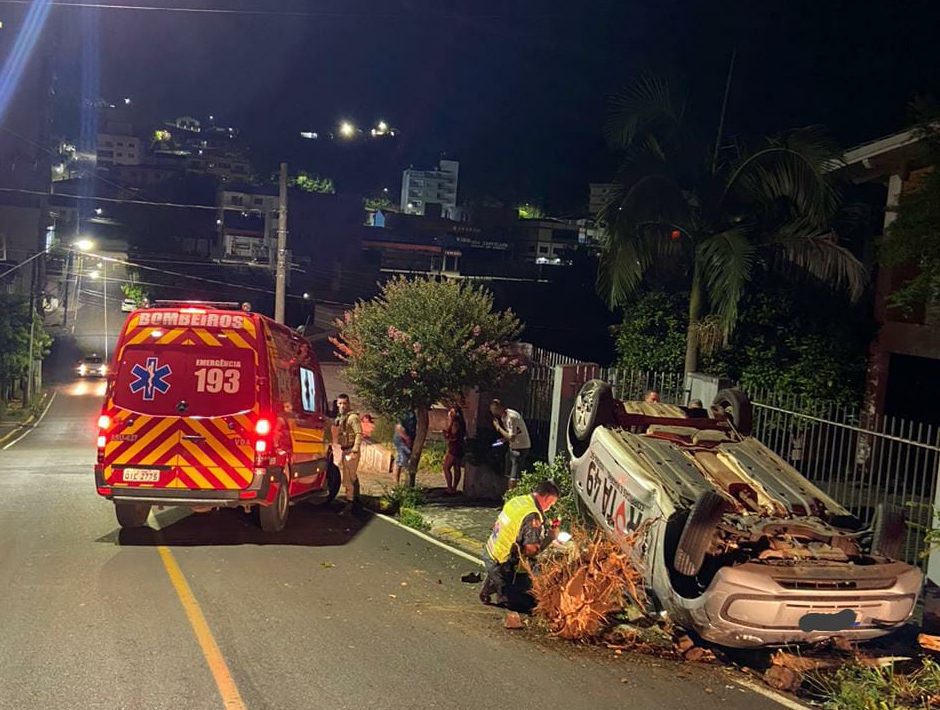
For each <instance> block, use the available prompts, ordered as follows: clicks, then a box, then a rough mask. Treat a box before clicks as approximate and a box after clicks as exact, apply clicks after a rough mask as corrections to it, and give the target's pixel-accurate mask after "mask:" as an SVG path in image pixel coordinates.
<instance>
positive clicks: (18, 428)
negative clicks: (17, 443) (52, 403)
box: [0, 392, 49, 446]
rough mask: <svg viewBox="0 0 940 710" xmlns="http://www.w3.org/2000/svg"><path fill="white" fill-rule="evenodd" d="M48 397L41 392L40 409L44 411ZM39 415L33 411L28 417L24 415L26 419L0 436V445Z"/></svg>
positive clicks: (30, 423) (47, 394)
mask: <svg viewBox="0 0 940 710" xmlns="http://www.w3.org/2000/svg"><path fill="white" fill-rule="evenodd" d="M48 399H49V393H48V392H43V395H42V406H43V410H42V411H45V406H46V404H47V403H48V402H47V400H48ZM39 416H41V415H39V414H35V413H33V414H30V415H29V416H28V417H26V419H24V420H23V421H21V422H20V423H19V424H18V425H17V427H16V428H15V429H13V430H12V431H11V432H9V433H8V434H4V435H3V436H0V446H3V445H4V444H6V443H7V442H8V441H9V440H10V439H12V438H14V437H15V436H16V435H17V434H19V433H20V432H21V431H22V430H23V429H26V428H27V427H29V426H31V425H32V424H33V423H34V422H35V421H36V418H37V417H39Z"/></svg>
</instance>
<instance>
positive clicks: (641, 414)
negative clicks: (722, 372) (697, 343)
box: [568, 380, 923, 648]
mask: <svg viewBox="0 0 940 710" xmlns="http://www.w3.org/2000/svg"><path fill="white" fill-rule="evenodd" d="M750 422H751V405H750V402H749V401H748V400H747V398H746V396H745V395H744V394H743V393H742V392H740V391H739V390H723V391H722V392H719V393H718V396H717V397H716V398H715V402H714V403H713V404H712V406H711V407H710V408H709V409H707V410H706V409H689V408H686V407H678V406H674V405H668V404H660V403H655V404H649V403H643V402H626V401H623V402H622V401H618V400H616V399H614V397H613V395H612V391H611V388H610V385H608V384H607V383H605V382H603V381H600V380H592V381H590V382H588V383H586V384H585V385H584V386H583V387H582V388H581V391H580V392H579V394H578V396H577V399H576V401H575V404H574V406H573V408H572V411H571V417H570V421H569V426H568V447H569V451H570V453H571V471H572V476H573V481H574V488H575V493H576V496H577V499H578V503H579V506H580V507H581V509H582V511H583V512H584V513H585V514H586V515H587V516H588V517H590V518H592V519H593V520H594V521H595V522H596V523H597V524H598V525H599V526H600V527H601V528H602V529H603V530H605V531H606V532H607V533H608V534H610V535H612V536H621V535H623V534H625V533H627V532H630V531H634V530H637V529H641V530H643V531H644V538H643V543H642V544H641V545H639V546H636V547H634V548H633V549H634V554H635V555H637V556H638V559H637V563H638V565H639V567H640V568H641V569H642V570H643V575H644V579H645V582H646V586H647V591H648V592H649V597H650V599H651V600H652V603H653V604H655V605H656V607H657V609H658V610H659V611H661V612H665V613H666V614H668V616H669V617H671V618H672V620H673V621H674V622H675V623H677V624H678V625H680V626H682V627H684V628H686V629H688V630H694V631H695V632H697V633H698V634H699V635H700V636H701V637H702V638H704V639H706V640H708V641H711V642H714V643H718V644H721V645H724V646H729V647H736V648H749V647H758V646H774V645H783V644H789V643H807V642H815V641H820V640H824V639H827V638H830V637H833V636H841V637H844V638H848V639H851V640H856V641H861V640H867V639H872V638H875V637H877V636H881V635H884V634H886V633H888V632H889V631H891V630H892V629H894V628H897V627H898V626H900V625H902V624H903V623H904V622H905V621H907V619H908V618H909V617H910V616H911V613H912V612H913V610H914V605H915V603H916V602H917V597H918V595H919V593H920V590H921V586H922V582H923V575H922V574H921V572H920V570H918V569H917V568H916V567H913V566H912V565H909V564H906V563H904V562H901V561H898V560H897V559H896V558H897V557H899V556H900V554H901V549H902V546H903V544H904V536H905V520H904V517H903V514H901V513H900V511H898V510H896V509H891V508H880V509H879V510H878V512H877V513H876V519H875V522H874V525H873V526H872V528H868V527H866V526H864V525H863V524H862V523H861V522H860V521H859V520H858V519H857V518H856V517H854V516H853V515H852V514H851V513H850V512H849V511H848V510H846V509H845V508H843V507H842V506H841V505H839V504H838V503H837V502H836V501H834V500H833V499H832V498H830V497H829V496H828V495H826V494H825V493H824V492H823V491H822V490H820V489H819V488H817V487H816V486H815V485H813V484H812V483H811V482H809V481H808V480H807V479H805V478H804V477H803V476H802V475H800V474H799V472H797V471H796V470H795V469H794V468H793V467H791V466H790V465H789V464H788V463H786V462H785V461H784V460H783V459H781V458H780V457H779V456H777V455H776V454H775V453H774V452H773V451H771V450H770V449H768V448H767V447H765V446H764V445H763V444H761V443H760V442H759V441H757V440H756V439H754V438H752V437H750V436H749V434H750V431H749V429H750Z"/></svg>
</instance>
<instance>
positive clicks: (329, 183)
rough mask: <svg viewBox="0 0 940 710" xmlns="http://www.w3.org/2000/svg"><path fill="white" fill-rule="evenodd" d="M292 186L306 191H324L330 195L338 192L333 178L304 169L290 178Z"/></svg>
mask: <svg viewBox="0 0 940 710" xmlns="http://www.w3.org/2000/svg"><path fill="white" fill-rule="evenodd" d="M290 186H291V187H296V188H298V189H300V190H303V191H304V192H324V193H327V194H330V195H332V194H334V193H335V192H336V188H335V187H334V186H333V178H328V177H320V176H319V175H313V174H311V173H308V172H305V171H303V170H301V171H300V172H299V173H297V175H295V176H294V177H292V178H291V179H290Z"/></svg>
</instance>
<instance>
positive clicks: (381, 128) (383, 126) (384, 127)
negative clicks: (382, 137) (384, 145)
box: [376, 121, 388, 133]
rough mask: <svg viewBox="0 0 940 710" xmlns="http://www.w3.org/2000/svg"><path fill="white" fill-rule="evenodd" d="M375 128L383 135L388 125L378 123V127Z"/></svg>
mask: <svg viewBox="0 0 940 710" xmlns="http://www.w3.org/2000/svg"><path fill="white" fill-rule="evenodd" d="M376 128H378V129H379V131H381V132H382V133H385V131H387V130H388V124H387V123H386V122H385V121H379V125H378V126H376Z"/></svg>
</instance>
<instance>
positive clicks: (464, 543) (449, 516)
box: [359, 468, 502, 556]
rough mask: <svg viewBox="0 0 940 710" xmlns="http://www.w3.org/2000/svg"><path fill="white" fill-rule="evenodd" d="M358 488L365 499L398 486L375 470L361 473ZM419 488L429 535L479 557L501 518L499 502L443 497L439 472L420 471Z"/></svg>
mask: <svg viewBox="0 0 940 710" xmlns="http://www.w3.org/2000/svg"><path fill="white" fill-rule="evenodd" d="M359 485H360V489H361V492H362V493H363V494H366V495H372V496H381V495H382V494H384V493H385V492H386V491H387V490H389V489H391V488H393V487H394V486H395V479H394V477H393V476H392V474H391V473H388V472H386V471H380V470H377V469H375V468H363V469H360V470H359ZM417 485H418V487H419V488H422V489H424V498H425V503H424V505H422V506H421V507H420V508H418V512H419V513H421V515H422V517H423V518H424V519H425V521H426V522H427V523H428V524H429V525H430V526H431V530H430V534H431V535H432V536H433V537H436V538H437V539H438V540H441V541H442V542H446V543H448V544H449V545H453V546H454V547H457V548H459V549H461V550H463V551H464V552H467V553H469V554H471V555H474V556H476V555H479V554H480V550H481V549H482V547H483V543H484V542H486V538H487V537H489V534H490V529H491V528H492V527H493V523H494V521H495V520H496V516H497V515H498V514H499V509H500V507H501V505H502V504H501V503H500V502H499V501H488V500H487V501H483V500H474V499H471V498H466V497H464V495H463V494H462V492H461V493H460V494H459V495H456V496H448V495H446V494H445V493H444V475H443V473H441V472H440V471H420V472H419V473H418V480H417Z"/></svg>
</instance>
